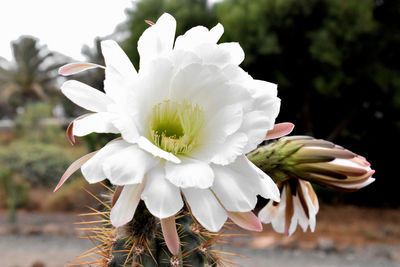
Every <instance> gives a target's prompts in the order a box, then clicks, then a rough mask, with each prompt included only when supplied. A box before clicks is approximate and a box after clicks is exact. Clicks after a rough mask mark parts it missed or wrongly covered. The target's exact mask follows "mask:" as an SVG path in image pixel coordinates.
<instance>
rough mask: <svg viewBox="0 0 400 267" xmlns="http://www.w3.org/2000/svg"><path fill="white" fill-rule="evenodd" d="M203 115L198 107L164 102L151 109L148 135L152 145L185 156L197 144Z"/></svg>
mask: <svg viewBox="0 0 400 267" xmlns="http://www.w3.org/2000/svg"><path fill="white" fill-rule="evenodd" d="M203 123H204V114H203V111H202V110H201V108H200V107H199V106H198V105H192V104H189V103H187V102H186V101H184V102H182V103H178V102H175V101H170V100H166V101H164V102H161V103H159V104H157V105H155V106H154V107H153V112H152V117H151V119H150V124H149V134H150V136H151V140H152V142H153V144H155V145H156V146H158V147H160V148H161V149H163V150H165V151H168V152H171V153H173V154H186V153H189V152H190V151H192V150H193V149H194V147H195V146H196V144H197V143H198V140H199V136H200V133H201V129H202V126H203Z"/></svg>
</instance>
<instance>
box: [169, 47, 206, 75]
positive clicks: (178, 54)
mask: <svg viewBox="0 0 400 267" xmlns="http://www.w3.org/2000/svg"><path fill="white" fill-rule="evenodd" d="M170 59H171V61H172V62H173V64H174V69H175V72H177V71H179V70H180V69H182V68H184V67H186V66H188V65H190V64H193V63H198V64H201V63H202V60H201V59H200V58H199V57H198V56H197V55H196V54H195V53H193V52H191V51H185V50H182V49H174V50H173V51H172V53H171V56H170Z"/></svg>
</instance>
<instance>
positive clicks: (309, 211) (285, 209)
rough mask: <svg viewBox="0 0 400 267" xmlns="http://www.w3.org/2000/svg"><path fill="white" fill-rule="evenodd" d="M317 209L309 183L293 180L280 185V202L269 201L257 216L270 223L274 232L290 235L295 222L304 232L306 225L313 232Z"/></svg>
mask: <svg viewBox="0 0 400 267" xmlns="http://www.w3.org/2000/svg"><path fill="white" fill-rule="evenodd" d="M318 209H319V205H318V198H317V195H316V194H315V192H314V189H313V188H312V186H311V184H310V183H309V182H306V181H303V180H293V181H291V182H287V183H284V184H283V185H282V193H281V201H280V203H277V202H275V201H270V202H269V203H268V204H267V205H266V206H265V207H264V208H262V209H261V210H260V212H259V213H258V217H259V218H260V220H261V222H263V223H271V224H272V228H274V230H275V231H276V232H278V233H284V234H286V235H292V234H293V233H294V231H295V230H296V228H297V224H299V225H300V227H301V228H302V229H303V231H304V232H305V231H307V228H308V227H310V230H311V231H312V232H314V230H315V223H316V215H317V213H318Z"/></svg>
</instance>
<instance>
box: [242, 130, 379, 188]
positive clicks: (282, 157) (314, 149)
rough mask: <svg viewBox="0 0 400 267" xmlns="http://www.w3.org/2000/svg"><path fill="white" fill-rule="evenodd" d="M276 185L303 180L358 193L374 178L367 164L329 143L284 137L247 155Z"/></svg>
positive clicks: (372, 171)
mask: <svg viewBox="0 0 400 267" xmlns="http://www.w3.org/2000/svg"><path fill="white" fill-rule="evenodd" d="M248 158H249V159H250V160H251V161H252V162H253V163H254V164H255V165H256V166H257V167H259V168H260V169H262V170H263V171H264V172H265V173H267V174H268V175H270V176H271V177H272V179H273V180H274V181H275V182H277V183H278V184H283V183H284V182H286V181H289V180H291V179H302V180H307V181H309V182H313V183H316V184H320V185H322V186H327V187H331V188H334V189H338V190H344V191H357V190H358V189H360V188H363V187H365V186H367V185H369V184H370V183H372V182H373V181H374V180H375V179H374V178H372V175H373V174H374V172H375V171H374V170H372V169H371V167H370V164H369V163H368V161H367V160H366V159H365V158H364V157H362V156H359V155H356V154H354V153H353V152H351V151H349V150H347V149H344V148H343V147H341V146H338V145H335V144H333V143H331V142H329V141H326V140H321V139H314V138H312V137H309V136H290V137H283V138H281V139H279V140H278V141H276V142H274V143H271V144H268V145H266V146H264V147H260V148H259V149H257V150H255V151H253V152H251V153H250V154H248Z"/></svg>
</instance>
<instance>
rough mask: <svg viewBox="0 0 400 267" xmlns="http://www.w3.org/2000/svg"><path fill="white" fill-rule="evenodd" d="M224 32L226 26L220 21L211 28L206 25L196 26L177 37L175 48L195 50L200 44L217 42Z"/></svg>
mask: <svg viewBox="0 0 400 267" xmlns="http://www.w3.org/2000/svg"><path fill="white" fill-rule="evenodd" d="M223 33H224V27H223V26H222V25H221V24H220V23H218V24H217V25H216V26H215V27H213V28H212V29H211V30H208V29H207V28H206V27H204V26H196V27H193V28H191V29H190V30H188V31H187V32H186V33H185V34H184V35H181V36H178V37H177V38H176V42H175V49H186V50H193V49H195V48H197V46H198V45H199V44H204V43H208V44H216V43H217V42H218V40H219V39H220V38H221V36H222V34H223Z"/></svg>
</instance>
